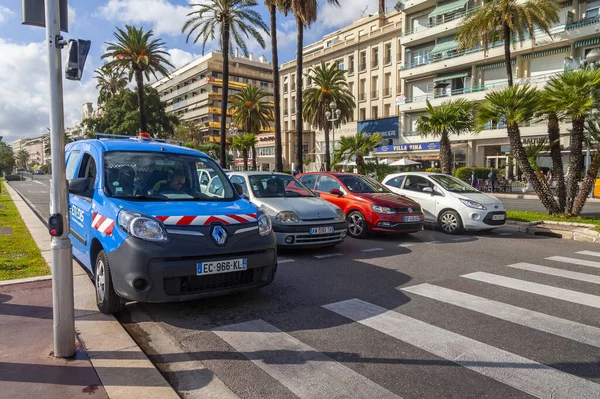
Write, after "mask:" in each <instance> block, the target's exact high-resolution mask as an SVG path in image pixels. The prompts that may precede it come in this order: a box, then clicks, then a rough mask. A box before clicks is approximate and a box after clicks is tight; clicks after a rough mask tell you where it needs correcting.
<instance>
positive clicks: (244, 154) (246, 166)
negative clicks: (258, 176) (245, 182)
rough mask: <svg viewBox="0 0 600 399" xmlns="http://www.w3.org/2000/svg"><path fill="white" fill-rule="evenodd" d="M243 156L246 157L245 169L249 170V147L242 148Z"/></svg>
mask: <svg viewBox="0 0 600 399" xmlns="http://www.w3.org/2000/svg"><path fill="white" fill-rule="evenodd" d="M242 156H243V157H244V170H245V171H248V149H247V148H244V149H243V150H242Z"/></svg>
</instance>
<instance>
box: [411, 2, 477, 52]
mask: <svg viewBox="0 0 600 399" xmlns="http://www.w3.org/2000/svg"><path fill="white" fill-rule="evenodd" d="M479 8H481V6H477V7H473V8H470V9H468V10H464V11H460V12H452V13H449V14H445V15H441V19H442V21H441V22H435V23H430V24H429V25H428V26H420V27H418V28H415V29H411V30H408V31H406V32H404V33H403V34H402V39H401V42H402V45H404V46H411V45H418V44H421V43H425V42H427V41H431V38H432V37H434V36H440V35H442V34H444V35H447V34H449V33H452V31H454V30H455V29H456V28H457V27H458V25H459V24H460V22H461V20H462V18H463V17H466V16H467V15H469V14H472V13H473V12H475V11H477V10H478V9H479Z"/></svg>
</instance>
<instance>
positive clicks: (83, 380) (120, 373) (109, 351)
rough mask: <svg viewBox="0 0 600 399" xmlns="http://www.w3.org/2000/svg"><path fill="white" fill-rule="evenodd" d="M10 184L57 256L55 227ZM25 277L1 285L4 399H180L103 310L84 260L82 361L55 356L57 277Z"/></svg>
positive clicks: (79, 278) (41, 243) (76, 272)
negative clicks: (45, 222) (48, 225)
mask: <svg viewBox="0 0 600 399" xmlns="http://www.w3.org/2000/svg"><path fill="white" fill-rule="evenodd" d="M6 187H7V190H8V191H9V193H10V195H11V197H12V199H13V201H14V202H15V205H16V206H17V209H18V210H19V213H20V214H21V217H22V218H23V220H24V222H25V224H26V225H27V228H28V229H29V231H30V232H31V235H32V236H33V238H34V240H35V241H36V243H37V245H38V247H39V248H40V250H41V251H42V255H44V259H46V261H49V260H50V251H49V249H50V240H49V235H48V230H47V229H46V227H45V226H44V225H43V223H42V222H41V221H40V220H39V218H38V217H37V216H36V215H35V214H34V213H33V211H32V210H31V209H30V208H29V207H28V206H27V204H26V203H25V201H23V199H22V198H21V197H20V196H19V194H18V193H17V192H16V191H15V190H14V189H13V188H12V187H10V186H9V185H6ZM24 280H25V281H21V280H13V281H2V282H0V331H1V333H0V398H11V399H12V398H26V399H30V398H38V397H46V398H79V397H89V396H90V395H94V398H112V399H121V398H123V399H125V398H127V399H129V398H136V399H138V398H140V399H142V398H143V399H154V398H156V399H163V398H164V399H171V398H173V399H175V398H179V396H178V395H177V394H176V393H175V391H174V390H173V388H171V386H170V385H169V384H168V383H167V381H166V380H165V379H164V377H163V376H162V375H161V374H160V373H159V371H158V370H157V369H156V368H155V367H154V365H153V364H152V363H151V362H150V360H148V358H147V357H146V355H145V354H144V352H142V350H141V349H140V348H139V346H138V345H137V344H136V343H135V341H133V339H132V338H131V337H130V336H129V334H128V333H127V332H126V331H125V329H124V328H123V327H122V326H121V325H120V324H119V322H117V320H116V319H115V318H114V317H113V316H108V315H104V314H102V313H100V312H99V311H98V309H97V307H96V303H95V291H94V286H93V284H92V281H91V280H90V277H89V276H88V274H87V273H86V271H84V270H83V269H82V267H80V266H79V264H78V263H76V262H73V283H74V288H75V292H74V298H75V329H76V333H77V342H76V345H77V348H78V350H77V354H76V356H75V359H69V360H65V359H58V358H55V357H52V356H51V351H52V348H53V333H52V282H51V280H50V277H49V276H46V277H36V278H33V279H24ZM32 280H33V281H32Z"/></svg>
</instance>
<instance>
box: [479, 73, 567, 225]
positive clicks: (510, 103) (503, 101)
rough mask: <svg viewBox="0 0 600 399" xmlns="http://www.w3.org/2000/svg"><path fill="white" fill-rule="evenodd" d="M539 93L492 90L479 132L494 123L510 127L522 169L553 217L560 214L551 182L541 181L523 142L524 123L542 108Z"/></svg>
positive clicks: (516, 88) (518, 88)
mask: <svg viewBox="0 0 600 399" xmlns="http://www.w3.org/2000/svg"><path fill="white" fill-rule="evenodd" d="M538 98H539V93H538V91H537V90H536V89H535V88H532V87H531V86H530V85H529V84H525V85H523V86H519V85H517V86H512V87H507V88H506V89H504V90H499V91H492V92H491V93H488V94H487V95H486V96H485V101H484V102H483V103H482V104H481V105H480V107H479V111H478V113H477V117H476V130H477V131H481V130H483V129H484V126H485V125H486V124H488V123H489V122H490V121H500V120H501V121H503V122H504V123H505V124H506V128H507V133H508V142H509V144H510V149H511V152H512V154H513V156H514V157H515V160H516V161H517V163H518V165H519V168H521V170H522V171H523V173H524V174H525V177H526V178H527V181H528V182H529V183H531V185H532V186H533V189H534V190H535V192H536V193H537V195H538V197H539V198H540V201H541V202H542V204H543V205H544V206H545V207H546V209H547V210H548V212H549V213H550V214H552V215H554V214H557V213H558V212H559V209H558V204H557V203H556V200H555V199H554V197H553V196H552V193H551V192H550V188H549V187H548V183H547V182H546V180H544V179H539V178H538V177H537V175H536V173H535V171H534V170H533V168H532V167H531V165H530V164H529V160H528V159H527V153H526V151H525V148H524V147H523V142H522V141H521V131H520V129H519V125H520V124H524V123H527V122H529V121H530V120H531V119H533V117H534V114H535V112H536V109H537V106H538Z"/></svg>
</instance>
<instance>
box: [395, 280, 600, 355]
mask: <svg viewBox="0 0 600 399" xmlns="http://www.w3.org/2000/svg"><path fill="white" fill-rule="evenodd" d="M401 290H402V291H406V292H410V293H413V294H417V295H420V296H424V297H427V298H431V299H435V300H437V301H440V302H444V303H449V304H451V305H455V306H459V307H461V308H464V309H469V310H472V311H475V312H479V313H482V314H485V315H488V316H492V317H495V318H497V319H501V320H506V321H510V322H511V323H515V324H519V325H522V326H525V327H529V328H533V329H535V330H539V331H543V332H546V333H550V334H554V335H558V336H559V337H563V338H567V339H570V340H573V341H576V342H580V343H582V344H587V345H591V346H595V347H596V348H600V328H597V327H592V326H588V325H585V324H581V323H577V322H574V321H571V320H565V319H561V318H559V317H555V316H550V315H547V314H545V313H540V312H535V311H533V310H529V309H523V308H519V307H517V306H513V305H509V304H506V303H502V302H497V301H493V300H491V299H485V298H481V297H478V296H475V295H471V294H466V293H464V292H459V291H454V290H451V289H448V288H444V287H439V286H436V285H432V284H419V285H414V286H412V287H407V288H402V289H401Z"/></svg>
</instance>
